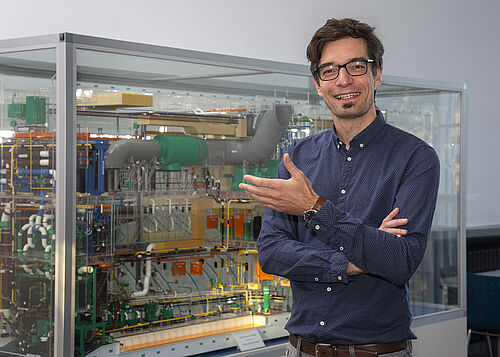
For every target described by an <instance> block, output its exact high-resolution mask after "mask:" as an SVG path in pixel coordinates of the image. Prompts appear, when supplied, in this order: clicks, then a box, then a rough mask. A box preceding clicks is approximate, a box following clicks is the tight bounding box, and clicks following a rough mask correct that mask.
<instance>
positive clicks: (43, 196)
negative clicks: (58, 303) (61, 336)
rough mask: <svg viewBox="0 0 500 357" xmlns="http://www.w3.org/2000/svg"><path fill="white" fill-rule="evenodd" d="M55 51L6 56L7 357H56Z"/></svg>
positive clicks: (3, 267) (2, 174)
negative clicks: (54, 336) (53, 352)
mask: <svg viewBox="0 0 500 357" xmlns="http://www.w3.org/2000/svg"><path fill="white" fill-rule="evenodd" d="M55 58H56V55H55V49H46V50H36V51H25V52H16V53H5V54H0V108H1V109H0V156H1V171H0V192H1V193H0V210H1V211H2V216H1V222H0V232H1V238H0V242H1V244H0V275H1V279H0V291H1V296H2V299H1V301H0V305H1V307H0V309H1V310H0V311H1V314H0V322H1V325H2V333H1V334H0V355H2V356H11V355H12V356H26V355H28V356H29V355H31V356H52V351H53V344H52V341H53V325H54V289H53V288H54V253H55V249H54V248H55V244H54V239H55V229H56V228H55V220H54V217H55V209H56V207H55V190H54V189H55V182H54V180H55V158H56V156H55V155H56V145H55V127H56V121H55V109H56V106H55V98H56V84H55V80H54V78H55Z"/></svg>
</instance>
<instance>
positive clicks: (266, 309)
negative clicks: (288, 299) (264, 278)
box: [263, 286, 270, 314]
mask: <svg viewBox="0 0 500 357" xmlns="http://www.w3.org/2000/svg"><path fill="white" fill-rule="evenodd" d="M263 308H264V314H269V313H270V309H269V286H264V306H263Z"/></svg>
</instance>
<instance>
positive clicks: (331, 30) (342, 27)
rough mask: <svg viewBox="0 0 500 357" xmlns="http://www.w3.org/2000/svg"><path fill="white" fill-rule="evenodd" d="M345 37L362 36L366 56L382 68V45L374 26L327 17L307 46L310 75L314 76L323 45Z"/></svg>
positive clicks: (353, 20) (377, 66) (351, 20)
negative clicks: (366, 52) (366, 51)
mask: <svg viewBox="0 0 500 357" xmlns="http://www.w3.org/2000/svg"><path fill="white" fill-rule="evenodd" d="M346 37H353V38H362V39H364V40H365V42H366V48H367V50H368V56H369V57H370V59H372V60H373V61H374V63H373V64H374V65H375V67H376V68H382V56H383V55H384V45H382V41H380V39H379V38H378V37H377V36H376V35H375V27H371V26H370V25H367V24H365V23H363V22H360V21H358V20H355V19H349V18H347V19H340V20H339V19H335V18H332V19H329V20H328V21H327V22H326V24H324V25H323V26H322V27H320V28H319V29H318V30H317V31H316V33H315V34H314V36H313V37H312V39H311V42H309V45H308V46H307V51H306V54H307V59H308V60H309V62H310V63H311V65H310V69H311V73H312V75H313V76H314V77H315V79H316V81H318V80H319V79H318V78H316V74H315V70H316V68H317V67H318V65H319V61H320V60H321V53H322V52H323V49H324V48H325V46H326V45H327V44H328V43H330V42H333V41H337V40H340V39H343V38H346Z"/></svg>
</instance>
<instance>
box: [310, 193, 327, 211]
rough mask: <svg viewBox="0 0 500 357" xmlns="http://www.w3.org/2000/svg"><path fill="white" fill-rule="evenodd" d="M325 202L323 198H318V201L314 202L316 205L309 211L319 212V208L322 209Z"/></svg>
mask: <svg viewBox="0 0 500 357" xmlns="http://www.w3.org/2000/svg"><path fill="white" fill-rule="evenodd" d="M325 202H326V198H324V197H323V196H319V197H318V199H317V200H316V203H314V205H313V206H312V207H311V209H314V210H316V211H319V210H320V208H321V207H323V205H324V204H325Z"/></svg>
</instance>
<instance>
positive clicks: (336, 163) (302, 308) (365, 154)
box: [257, 111, 439, 345]
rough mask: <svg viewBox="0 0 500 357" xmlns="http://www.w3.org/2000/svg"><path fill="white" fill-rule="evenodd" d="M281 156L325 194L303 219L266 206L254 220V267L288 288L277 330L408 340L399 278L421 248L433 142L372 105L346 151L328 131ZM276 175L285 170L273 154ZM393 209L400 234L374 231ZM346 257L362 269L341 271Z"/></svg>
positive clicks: (333, 339) (435, 166)
mask: <svg viewBox="0 0 500 357" xmlns="http://www.w3.org/2000/svg"><path fill="white" fill-rule="evenodd" d="M289 154H290V158H291V159H292V161H293V162H294V164H295V165H296V166H297V167H298V168H299V169H301V170H302V171H303V172H304V173H305V175H306V176H307V177H308V178H309V180H310V181H311V183H312V186H313V188H314V190H315V192H316V193H317V194H319V195H321V196H323V197H325V198H326V199H327V201H326V203H325V204H324V205H323V207H322V208H321V209H320V210H319V211H318V213H317V214H316V215H315V216H314V218H313V219H312V220H311V221H310V223H309V224H306V223H305V221H304V219H303V217H301V216H294V215H287V214H284V213H280V212H277V211H274V210H270V209H267V211H266V213H265V216H264V219H263V223H262V229H261V232H260V235H259V239H258V243H257V244H258V250H259V262H260V265H261V267H262V269H263V271H264V272H266V273H269V274H275V275H279V276H282V277H285V278H288V279H289V280H290V283H291V287H292V293H293V306H292V313H291V317H290V320H289V321H288V323H287V325H286V327H285V328H286V329H287V330H288V332H289V333H290V334H296V335H300V336H302V337H303V338H305V339H306V340H308V341H310V342H314V343H330V344H341V345H350V344H365V343H385V342H393V341H400V340H405V339H411V338H415V335H414V334H413V332H412V331H411V330H410V325H411V321H412V316H411V312H410V306H409V293H408V281H409V279H410V277H411V276H412V274H413V273H414V272H415V270H416V269H417V267H418V265H419V264H420V262H421V261H422V258H423V256H424V252H425V248H426V245H427V237H428V235H429V231H430V228H431V223H432V217H433V214H434V210H435V206H436V198H437V192H438V186H439V160H438V157H437V154H436V152H435V150H434V149H433V148H432V147H430V146H429V145H428V144H426V143H425V142H424V141H422V140H420V139H419V138H417V137H416V136H414V135H412V134H410V133H407V132H405V131H403V130H400V129H398V128H395V127H393V126H391V125H389V124H387V123H386V122H385V120H384V117H383V115H382V114H381V113H380V112H379V111H377V117H376V119H375V120H374V121H373V122H372V123H371V124H370V125H369V126H368V127H367V128H366V129H365V130H363V131H362V132H361V133H359V134H358V135H357V136H355V137H354V138H353V140H352V141H351V142H350V147H349V150H346V146H345V143H342V142H341V141H340V139H339V138H338V137H337V135H336V134H335V130H334V129H330V130H326V131H323V132H321V133H319V134H316V135H312V136H309V137H307V138H304V139H302V140H299V141H297V142H294V143H293V144H292V145H291V147H290V149H289ZM277 176H278V178H282V179H288V178H289V177H290V174H289V172H288V171H287V169H286V168H285V166H284V164H283V162H281V163H280V165H279V168H278V174H277ZM396 207H399V209H400V213H399V214H398V216H397V217H396V218H408V223H407V224H406V225H404V226H402V227H400V228H404V229H406V230H407V231H408V233H407V234H406V235H404V236H402V237H398V236H396V235H393V234H389V233H387V232H384V231H381V230H379V229H378V227H380V225H381V223H382V220H383V219H384V218H385V217H386V216H387V215H388V214H389V213H390V212H391V211H392V210H393V209H394V208H396ZM348 261H351V262H352V263H354V264H355V265H356V266H358V267H360V268H362V269H363V270H365V271H366V272H367V273H365V274H359V275H349V276H348V275H347V264H348Z"/></svg>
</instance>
